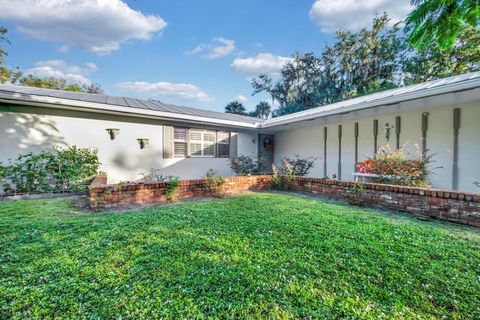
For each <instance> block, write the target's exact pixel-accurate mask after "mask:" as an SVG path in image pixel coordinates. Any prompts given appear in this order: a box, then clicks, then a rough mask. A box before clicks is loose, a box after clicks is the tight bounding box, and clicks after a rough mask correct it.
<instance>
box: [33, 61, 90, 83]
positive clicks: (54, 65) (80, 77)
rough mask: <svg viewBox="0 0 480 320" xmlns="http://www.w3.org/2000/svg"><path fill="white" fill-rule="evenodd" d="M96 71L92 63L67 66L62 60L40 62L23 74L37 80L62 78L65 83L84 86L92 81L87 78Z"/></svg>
mask: <svg viewBox="0 0 480 320" xmlns="http://www.w3.org/2000/svg"><path fill="white" fill-rule="evenodd" d="M97 70H98V67H97V66H96V65H95V63H93V62H87V63H85V64H84V66H76V65H70V64H67V63H66V62H65V61H63V60H41V61H37V62H35V63H34V67H33V68H31V69H28V70H27V71H26V72H25V73H26V74H29V75H32V76H35V77H39V78H63V79H65V80H66V81H67V83H75V84H86V85H89V84H91V83H92V81H91V80H90V79H89V78H88V76H89V75H90V74H91V73H92V72H95V71H97Z"/></svg>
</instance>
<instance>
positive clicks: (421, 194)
mask: <svg viewBox="0 0 480 320" xmlns="http://www.w3.org/2000/svg"><path fill="white" fill-rule="evenodd" d="M290 188H291V190H293V191H300V192H308V193H313V194H319V195H324V196H328V197H331V198H335V199H339V200H345V201H348V202H350V203H354V204H361V205H367V206H375V207H379V208H384V209H392V210H397V211H403V212H409V213H414V214H420V215H424V216H429V217H431V218H434V219H439V220H447V221H452V222H457V223H462V224H468V225H471V226H476V227H480V193H465V192H456V191H452V190H438V189H425V188H414V187H404V186H395V185H386V184H375V183H355V182H349V181H337V180H325V179H315V178H305V177H295V178H294V180H293V181H292V182H291V183H290Z"/></svg>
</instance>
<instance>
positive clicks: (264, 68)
mask: <svg viewBox="0 0 480 320" xmlns="http://www.w3.org/2000/svg"><path fill="white" fill-rule="evenodd" d="M290 61H293V58H289V57H282V56H275V55H273V54H271V53H259V54H258V55H257V56H255V57H251V58H237V59H235V60H234V61H233V63H232V64H231V67H232V68H233V69H234V70H236V71H238V72H241V73H243V74H245V75H247V76H256V75H259V74H261V73H266V74H269V75H271V76H275V75H276V74H278V72H279V71H280V70H281V69H282V67H283V65H285V63H287V62H290Z"/></svg>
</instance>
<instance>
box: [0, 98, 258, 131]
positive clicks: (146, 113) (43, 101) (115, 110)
mask: <svg viewBox="0 0 480 320" xmlns="http://www.w3.org/2000/svg"><path fill="white" fill-rule="evenodd" d="M0 102H3V103H9V104H16V105H29V106H38V107H44V108H52V109H61V110H75V111H83V112H93V113H102V114H115V115H122V116H128V117H136V118H149V119H157V120H164V121H175V122H185V123H195V124H205V125H215V126H226V127H232V128H238V129H256V128H258V127H259V123H247V122H240V121H233V120H224V119H215V118H209V117H201V116H193V115H186V114H180V113H173V112H163V111H156V110H148V109H135V110H130V109H131V108H125V107H121V106H114V105H109V104H103V103H95V102H85V101H78V100H70V99H62V98H55V97H47V96H38V95H30V94H29V95H22V94H18V93H15V94H6V93H4V92H0Z"/></svg>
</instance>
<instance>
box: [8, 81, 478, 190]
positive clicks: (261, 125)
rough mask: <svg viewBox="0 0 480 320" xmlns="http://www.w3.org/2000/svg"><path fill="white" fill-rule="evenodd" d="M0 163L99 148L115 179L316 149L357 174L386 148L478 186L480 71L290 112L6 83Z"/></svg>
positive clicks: (322, 162)
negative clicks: (251, 112)
mask: <svg viewBox="0 0 480 320" xmlns="http://www.w3.org/2000/svg"><path fill="white" fill-rule="evenodd" d="M0 131H1V135H0V161H6V160H7V159H9V158H15V157H16V156H17V155H18V154H20V153H27V152H30V151H32V152H37V151H40V150H44V149H49V148H52V146H68V145H77V146H80V147H91V148H96V149H98V152H99V158H100V161H101V163H102V170H103V171H106V172H107V173H108V175H109V182H118V181H122V180H136V179H138V178H139V177H140V175H141V173H144V172H147V171H148V170H149V169H150V168H156V169H161V170H162V172H163V173H164V175H174V176H178V177H180V178H200V177H202V176H204V175H205V173H206V172H207V170H208V169H210V168H212V169H215V170H217V171H218V173H219V174H220V175H223V176H230V175H233V172H232V171H231V169H230V166H229V164H228V159H229V158H232V157H237V156H238V155H248V156H251V157H257V156H259V155H260V156H262V157H263V158H264V159H265V161H267V162H269V163H273V162H278V161H279V160H280V159H281V158H283V157H285V156H287V157H291V156H293V155H295V154H298V155H300V156H301V157H310V156H311V157H316V158H317V161H316V166H315V167H314V168H313V169H312V170H311V172H310V176H314V177H327V176H328V177H332V176H335V177H336V178H337V179H342V180H352V179H353V178H354V175H353V173H354V167H355V163H356V161H362V160H364V159H366V158H367V157H369V156H371V155H372V154H374V153H375V152H376V150H377V148H378V147H379V146H382V145H385V144H389V145H390V146H392V147H393V148H396V147H399V146H401V145H403V144H405V143H407V142H408V143H409V146H410V148H411V150H412V152H416V150H414V149H415V147H414V146H415V145H418V152H422V151H425V150H427V152H428V153H430V154H434V156H433V160H434V162H433V164H432V173H431V175H430V176H429V180H430V181H431V183H432V185H433V186H434V187H436V188H443V189H456V190H462V191H478V188H477V187H476V186H475V185H474V184H473V182H474V180H475V179H480V166H479V159H480V73H470V74H465V75H461V76H455V77H450V78H445V79H440V80H435V81H430V82H426V83H421V84H417V85H412V86H406V87H402V88H398V89H393V90H387V91H382V92H379V93H375V94H370V95H365V96H361V97H358V98H354V99H349V100H345V101H342V102H338V103H334V104H331V105H327V106H323V107H318V108H315V109H310V110H307V111H303V112H298V113H294V114H290V115H286V116H281V117H277V118H272V119H268V120H262V119H257V118H251V117H246V116H240V115H234V114H226V113H222V112H214V111H207V110H201V109H195V108H189V107H181V106H176V105H171V104H166V103H161V102H158V101H150V100H140V99H133V98H123V97H114V96H106V95H99V94H85V93H76V92H66V91H56V90H48V89H39V88H30V87H21V86H12V85H0Z"/></svg>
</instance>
